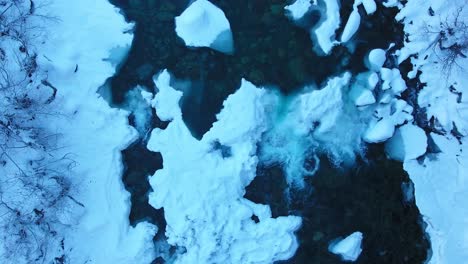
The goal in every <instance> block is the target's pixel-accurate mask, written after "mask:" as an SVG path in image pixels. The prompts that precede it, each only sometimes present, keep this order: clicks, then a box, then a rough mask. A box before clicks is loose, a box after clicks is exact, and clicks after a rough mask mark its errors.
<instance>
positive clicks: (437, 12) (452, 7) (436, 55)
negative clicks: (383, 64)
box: [389, 0, 468, 264]
mask: <svg viewBox="0 0 468 264" xmlns="http://www.w3.org/2000/svg"><path fill="white" fill-rule="evenodd" d="M392 4H393V5H397V4H398V2H397V1H392ZM399 8H400V13H399V14H398V15H397V16H396V19H397V20H399V21H401V22H402V23H403V24H404V31H405V34H406V36H407V37H406V38H405V42H404V47H403V48H402V49H401V50H399V51H398V52H397V53H396V54H397V56H398V62H399V63H402V62H403V61H405V60H407V59H409V60H410V62H411V64H412V65H413V70H412V71H411V72H409V73H408V78H416V77H417V76H418V74H417V73H418V72H420V75H419V80H420V82H421V83H424V84H425V85H424V87H423V88H422V90H421V91H419V93H418V94H417V97H418V98H417V99H418V100H417V103H418V105H419V107H421V108H424V110H425V112H426V114H427V119H428V120H429V119H431V118H432V119H433V120H434V124H435V128H436V129H438V130H440V131H442V132H443V131H445V133H447V134H449V133H450V131H452V130H453V129H454V128H456V130H457V132H458V134H459V135H461V136H462V137H461V138H460V139H457V138H455V137H453V136H450V135H446V136H443V135H438V134H434V133H431V134H430V135H429V137H430V139H431V140H428V142H427V143H428V144H429V146H430V147H431V149H432V150H433V151H434V152H438V151H440V152H438V153H436V154H434V153H428V154H426V155H425V156H424V157H423V158H420V159H418V160H414V159H406V160H405V162H404V169H405V170H406V171H407V172H408V174H409V176H410V178H411V180H412V181H413V183H414V187H415V199H416V204H417V206H418V208H419V210H420V212H421V214H422V215H423V216H424V221H425V223H426V224H427V225H426V232H428V234H429V236H430V239H431V247H432V251H431V253H432V256H431V257H430V259H429V263H434V264H445V263H463V262H466V260H467V259H468V253H467V252H468V236H467V234H468V229H467V225H466V222H467V220H466V216H467V215H468V211H467V209H466V206H465V204H466V198H465V197H466V196H467V194H468V184H467V183H468V181H467V175H468V171H467V168H468V157H467V154H466V153H467V151H468V148H467V143H468V142H467V140H466V135H468V101H467V97H466V92H467V89H468V83H467V80H468V79H467V78H466V72H465V70H464V69H467V68H468V60H467V59H466V58H462V57H461V56H458V57H457V58H456V60H455V63H456V65H457V66H455V67H453V68H451V69H448V68H447V67H446V66H444V58H447V56H448V53H447V52H448V51H449V50H442V49H441V45H442V46H444V45H446V44H449V45H452V44H454V43H457V42H458V43H463V42H461V39H460V38H459V36H460V34H461V35H463V34H465V37H466V31H465V30H460V28H458V29H457V26H456V25H457V22H456V21H461V20H463V21H466V17H467V11H468V9H467V8H466V3H464V2H463V1H439V0H427V1H426V0H413V1H408V2H407V3H406V4H405V5H404V6H402V5H400V6H399ZM423 11H424V12H423ZM465 23H466V22H465ZM458 26H460V24H458ZM453 29H454V30H453ZM440 32H443V33H444V34H445V37H444V36H442V35H441V34H440ZM450 32H452V33H450ZM446 36H449V37H447V38H446ZM445 65H446V64H445ZM462 69H463V70H462ZM415 131H416V130H415ZM409 134H413V133H409ZM418 134H420V135H421V136H419V137H418V138H419V139H416V141H417V142H411V144H414V143H416V149H418V152H416V153H412V154H413V155H412V156H413V157H414V156H416V155H419V154H420V153H422V151H423V149H424V146H425V144H424V143H425V142H424V140H423V139H422V133H421V132H419V133H418ZM402 141H404V137H402V139H400V140H397V142H402ZM408 141H409V139H407V140H406V142H408ZM389 148H390V149H393V148H391V147H389ZM403 153H404V154H406V149H405V151H403V150H401V149H400V152H398V153H397V156H400V158H401V156H404V155H403Z"/></svg>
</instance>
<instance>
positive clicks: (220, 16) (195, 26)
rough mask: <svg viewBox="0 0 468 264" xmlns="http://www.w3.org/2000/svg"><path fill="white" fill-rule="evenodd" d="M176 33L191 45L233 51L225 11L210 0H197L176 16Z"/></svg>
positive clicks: (229, 27) (186, 43)
mask: <svg viewBox="0 0 468 264" xmlns="http://www.w3.org/2000/svg"><path fill="white" fill-rule="evenodd" d="M175 23H176V28H175V30H176V33H177V35H178V36H179V37H180V38H182V39H183V40H184V42H185V45H187V46H191V47H210V48H212V49H214V50H217V51H220V52H223V53H228V54H230V53H232V52H233V51H234V44H233V39H232V32H231V26H230V24H229V21H228V20H227V18H226V15H225V14H224V12H223V11H222V10H221V9H219V8H218V7H217V6H215V5H213V4H212V3H211V2H210V1H208V0H196V1H195V2H193V3H191V4H190V6H189V7H188V8H187V9H185V11H184V12H183V13H182V14H181V15H180V16H178V17H176V18H175Z"/></svg>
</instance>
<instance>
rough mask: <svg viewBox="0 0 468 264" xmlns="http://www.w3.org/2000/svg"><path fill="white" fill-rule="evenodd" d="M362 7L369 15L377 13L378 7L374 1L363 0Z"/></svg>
mask: <svg viewBox="0 0 468 264" xmlns="http://www.w3.org/2000/svg"><path fill="white" fill-rule="evenodd" d="M362 5H363V6H364V10H366V13H367V14H368V15H370V14H373V13H374V12H375V11H377V5H376V4H375V2H374V0H362Z"/></svg>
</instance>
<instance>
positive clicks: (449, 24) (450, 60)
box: [425, 1, 468, 76]
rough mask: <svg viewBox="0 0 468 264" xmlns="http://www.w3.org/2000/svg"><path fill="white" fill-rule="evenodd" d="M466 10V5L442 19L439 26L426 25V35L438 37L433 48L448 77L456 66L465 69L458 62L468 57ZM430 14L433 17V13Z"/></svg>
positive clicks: (433, 43)
mask: <svg viewBox="0 0 468 264" xmlns="http://www.w3.org/2000/svg"><path fill="white" fill-rule="evenodd" d="M464 4H466V1H465V3H464ZM464 8H465V5H462V6H460V7H458V8H457V10H456V12H455V13H453V14H452V15H450V16H447V17H445V18H443V19H442V18H440V23H439V25H438V26H430V25H426V27H425V33H426V34H429V35H434V34H435V35H436V38H435V40H434V41H433V42H432V45H431V47H432V48H433V50H434V53H435V54H436V56H437V58H438V61H439V62H440V63H441V64H442V70H443V72H444V74H446V75H447V76H449V75H450V74H451V72H452V70H453V68H454V67H455V66H456V67H458V68H460V69H463V67H462V66H461V65H460V64H459V63H458V62H459V60H460V59H466V58H467V56H468V25H467V24H466V21H465V17H464V15H463V14H464V13H463V12H464V11H465V10H464ZM430 13H431V14H432V15H433V11H431V12H430ZM463 70H466V69H463Z"/></svg>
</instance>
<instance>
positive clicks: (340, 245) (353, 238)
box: [328, 232, 363, 262]
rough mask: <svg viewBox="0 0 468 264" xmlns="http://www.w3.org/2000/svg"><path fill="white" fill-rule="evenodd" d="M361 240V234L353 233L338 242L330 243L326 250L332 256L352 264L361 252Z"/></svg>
mask: <svg viewBox="0 0 468 264" xmlns="http://www.w3.org/2000/svg"><path fill="white" fill-rule="evenodd" d="M362 239H363V234H362V233H361V232H354V233H352V234H351V235H349V236H347V237H346V238H344V239H342V240H340V241H338V242H333V243H331V244H330V246H329V248H328V250H329V251H330V252H331V253H333V254H336V255H340V256H341V258H342V259H343V260H344V261H350V262H354V261H356V260H357V259H358V258H359V255H360V254H361V252H362V248H361V243H362Z"/></svg>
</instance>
